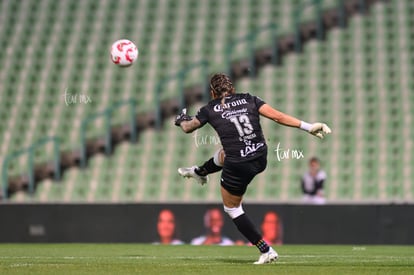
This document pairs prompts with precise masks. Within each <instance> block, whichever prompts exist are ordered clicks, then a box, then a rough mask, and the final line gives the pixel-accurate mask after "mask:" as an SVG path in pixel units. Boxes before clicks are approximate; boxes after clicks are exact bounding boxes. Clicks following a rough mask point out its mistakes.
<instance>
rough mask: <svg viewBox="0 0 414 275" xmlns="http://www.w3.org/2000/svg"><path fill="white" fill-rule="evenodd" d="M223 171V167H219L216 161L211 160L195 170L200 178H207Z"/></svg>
mask: <svg viewBox="0 0 414 275" xmlns="http://www.w3.org/2000/svg"><path fill="white" fill-rule="evenodd" d="M221 169H223V167H221V166H217V165H216V164H215V163H214V159H213V158H211V159H209V160H208V161H206V162H204V164H203V165H201V166H200V167H198V168H197V169H195V172H196V174H197V175H199V176H207V175H208V174H213V173H215V172H218V171H220V170H221Z"/></svg>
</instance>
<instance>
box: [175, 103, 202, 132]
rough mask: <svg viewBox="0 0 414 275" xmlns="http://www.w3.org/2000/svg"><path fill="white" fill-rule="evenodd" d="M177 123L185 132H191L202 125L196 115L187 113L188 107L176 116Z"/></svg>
mask: <svg viewBox="0 0 414 275" xmlns="http://www.w3.org/2000/svg"><path fill="white" fill-rule="evenodd" d="M175 125H176V126H180V128H181V129H182V130H183V131H184V132H185V133H191V132H192V131H194V130H195V129H197V128H199V127H200V126H201V123H200V121H199V120H198V119H197V118H196V117H192V116H189V115H187V109H183V110H182V111H181V113H180V114H179V115H177V116H176V117H175Z"/></svg>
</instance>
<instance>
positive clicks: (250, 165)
mask: <svg viewBox="0 0 414 275" xmlns="http://www.w3.org/2000/svg"><path fill="white" fill-rule="evenodd" d="M266 165H267V154H264V155H263V156H260V157H258V158H256V159H253V160H250V161H246V162H228V161H226V160H224V165H223V172H222V173H221V186H223V188H224V189H226V190H227V191H228V192H229V193H230V194H232V195H236V196H242V195H244V193H246V189H247V186H248V185H249V183H250V182H251V181H252V180H253V178H254V177H255V176H256V175H257V174H259V173H261V172H263V171H264V169H266Z"/></svg>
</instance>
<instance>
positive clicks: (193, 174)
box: [178, 148, 224, 185]
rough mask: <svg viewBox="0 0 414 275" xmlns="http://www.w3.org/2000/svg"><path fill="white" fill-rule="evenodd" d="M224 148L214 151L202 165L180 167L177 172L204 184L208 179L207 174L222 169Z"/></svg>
mask: <svg viewBox="0 0 414 275" xmlns="http://www.w3.org/2000/svg"><path fill="white" fill-rule="evenodd" d="M223 163H224V150H223V149H222V148H220V149H219V150H217V151H216V152H215V153H214V156H213V157H212V158H211V159H209V160H208V161H206V162H205V163H204V164H203V165H201V166H200V167H199V166H191V167H181V168H178V173H179V174H180V175H181V176H183V177H185V178H194V179H195V180H196V181H197V182H198V183H200V184H201V185H204V184H206V183H207V181H208V174H213V173H216V172H218V171H221V169H223Z"/></svg>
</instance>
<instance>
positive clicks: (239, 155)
mask: <svg viewBox="0 0 414 275" xmlns="http://www.w3.org/2000/svg"><path fill="white" fill-rule="evenodd" d="M210 93H211V96H212V98H213V99H212V100H211V101H210V102H209V103H207V105H205V106H203V107H202V108H201V109H200V110H199V111H198V113H197V115H196V116H195V117H190V116H188V115H187V114H186V111H185V110H183V112H182V113H181V114H179V115H178V116H177V117H176V119H175V125H177V126H179V127H181V129H182V130H183V131H184V132H185V133H191V132H192V131H194V130H196V129H198V128H200V127H203V126H204V125H205V124H206V123H209V124H210V125H211V126H212V127H213V128H214V129H215V130H216V132H217V134H218V136H219V137H220V141H221V144H222V146H223V149H222V150H219V151H217V152H216V153H215V154H214V157H212V158H211V159H209V160H208V161H206V162H205V163H204V164H203V165H202V166H200V167H197V166H193V167H190V168H180V169H178V171H179V173H180V174H181V175H182V176H184V177H193V178H195V179H197V180H198V181H199V182H200V183H202V184H204V183H205V182H206V181H207V175H208V174H211V173H215V172H218V171H221V170H222V174H221V195H222V199H223V205H224V211H225V212H226V213H227V214H228V215H229V216H230V217H231V218H232V220H233V222H234V224H235V225H236V227H237V229H238V230H239V231H240V232H241V233H242V234H243V235H244V236H245V237H246V239H248V240H249V241H250V242H251V243H252V244H253V245H255V246H256V247H257V248H258V249H259V251H260V252H261V255H260V257H259V260H258V261H256V262H255V264H265V263H270V262H273V261H276V260H277V258H278V254H277V252H276V251H275V250H274V249H273V248H271V247H269V245H268V244H267V243H266V242H265V241H264V240H263V238H262V236H261V235H260V234H259V232H258V231H257V229H256V227H255V226H254V225H253V223H252V222H251V220H250V218H249V217H248V216H247V214H246V213H245V212H244V210H243V207H242V199H243V195H244V194H245V192H246V189H247V186H248V185H249V183H250V182H251V181H252V180H253V178H254V177H255V176H256V175H257V174H259V173H261V172H263V171H264V170H265V168H266V165H267V145H266V142H265V138H264V136H263V132H262V128H261V125H260V115H262V116H264V117H266V118H268V119H271V120H273V121H275V122H277V123H279V124H282V125H286V126H290V127H297V128H300V129H302V130H305V131H306V132H308V133H310V134H312V135H314V136H317V137H318V138H323V137H324V135H325V134H328V133H330V132H331V129H329V127H328V126H327V125H326V124H324V123H313V124H310V123H307V122H304V121H300V120H299V119H297V118H294V117H292V116H289V115H287V114H284V113H282V112H280V111H278V110H276V109H274V108H272V107H271V106H270V105H268V104H266V103H265V102H264V101H263V100H261V99H260V98H258V97H256V96H252V95H250V94H248V93H237V94H236V91H235V88H234V87H233V83H232V82H231V80H230V78H229V77H228V76H227V75H225V74H221V73H219V74H215V75H213V77H212V78H211V80H210Z"/></svg>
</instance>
